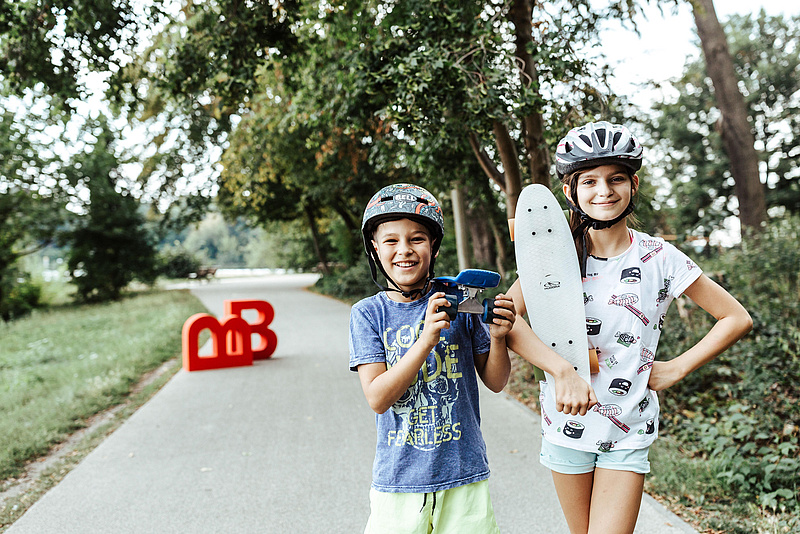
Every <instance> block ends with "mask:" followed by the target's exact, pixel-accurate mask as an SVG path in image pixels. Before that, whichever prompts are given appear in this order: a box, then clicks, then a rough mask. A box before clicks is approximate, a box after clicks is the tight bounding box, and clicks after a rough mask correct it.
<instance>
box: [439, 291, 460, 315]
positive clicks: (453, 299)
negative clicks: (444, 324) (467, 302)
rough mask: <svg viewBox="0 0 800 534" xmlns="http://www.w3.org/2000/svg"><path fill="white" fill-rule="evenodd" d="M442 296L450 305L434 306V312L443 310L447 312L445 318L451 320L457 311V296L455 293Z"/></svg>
mask: <svg viewBox="0 0 800 534" xmlns="http://www.w3.org/2000/svg"><path fill="white" fill-rule="evenodd" d="M444 298H446V299H447V302H449V303H450V306H443V307H441V308H436V313H439V312H440V311H444V312H445V313H446V314H447V318H448V319H450V320H451V321H452V320H453V319H455V318H456V314H457V313H458V297H457V296H455V295H445V296H444Z"/></svg>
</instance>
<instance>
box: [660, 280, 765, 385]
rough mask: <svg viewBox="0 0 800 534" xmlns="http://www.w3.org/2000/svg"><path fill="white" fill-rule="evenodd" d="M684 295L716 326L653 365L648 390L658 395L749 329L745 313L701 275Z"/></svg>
mask: <svg viewBox="0 0 800 534" xmlns="http://www.w3.org/2000/svg"><path fill="white" fill-rule="evenodd" d="M683 294H684V295H686V296H687V297H689V298H690V299H692V300H693V301H694V302H695V303H696V304H697V305H698V306H700V307H701V308H703V309H704V310H705V311H707V312H708V313H710V314H711V315H713V316H714V318H715V319H717V322H716V323H715V324H714V326H713V327H712V328H711V330H709V331H708V333H707V334H706V335H705V337H703V339H701V340H700V341H698V342H697V344H696V345H695V346H693V347H692V348H690V349H689V350H687V351H686V352H684V353H683V354H681V355H680V356H678V357H676V358H673V359H672V360H669V361H666V362H653V369H652V371H650V382H649V384H648V385H649V386H650V389H652V390H654V391H661V390H662V389H666V388H668V387H670V386H672V385H674V384H675V383H677V382H679V381H680V380H682V379H683V378H685V377H686V375H688V374H689V373H691V372H692V371H694V370H695V369H697V368H699V367H701V366H703V365H705V364H706V363H708V362H710V361H711V360H713V359H714V358H716V357H717V356H718V355H719V354H721V353H722V352H723V351H725V350H726V349H727V348H728V347H730V346H731V345H733V344H734V343H736V342H737V341H739V339H741V338H742V337H743V336H744V335H745V334H747V333H748V332H749V331H750V329H751V328H752V327H753V320H752V319H751V318H750V314H749V313H747V310H745V309H744V307H743V306H742V305H741V304H740V303H739V301H738V300H736V299H735V298H734V297H733V296H732V295H731V294H730V293H728V292H727V291H725V289H723V288H722V287H720V286H719V285H718V284H717V283H715V282H714V281H713V280H711V279H710V278H708V277H707V276H706V275H704V274H702V275H700V277H699V278H698V279H697V280H695V281H694V282H693V283H692V285H690V286H689V287H687V288H686V290H685V291H684V292H683Z"/></svg>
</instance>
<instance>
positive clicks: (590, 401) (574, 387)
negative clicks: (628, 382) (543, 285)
mask: <svg viewBox="0 0 800 534" xmlns="http://www.w3.org/2000/svg"><path fill="white" fill-rule="evenodd" d="M508 295H509V296H510V297H511V298H512V299H513V300H514V307H515V308H516V311H517V319H519V320H517V321H515V322H514V327H513V328H512V329H511V331H510V332H509V333H508V335H507V336H506V343H507V344H508V347H509V348H510V349H511V350H513V351H514V352H516V353H517V354H519V355H520V356H522V357H523V358H524V359H525V360H527V361H528V362H530V363H532V364H533V365H535V366H536V367H538V368H539V369H542V370H543V371H545V372H547V373H549V374H550V376H552V377H553V378H555V381H556V383H555V385H554V386H555V394H556V410H558V411H559V412H562V413H565V414H571V415H586V412H587V411H588V410H589V409H590V408H591V407H592V406H594V405H595V404H597V397H596V396H595V394H594V390H593V389H592V387H591V386H590V385H589V384H587V383H586V381H585V380H584V379H582V378H581V377H580V376H579V375H578V373H577V372H575V369H574V368H573V367H572V365H570V363H569V362H568V361H567V360H565V359H564V358H562V357H561V356H560V355H559V354H558V353H557V352H555V351H554V350H553V349H551V348H550V347H548V346H547V345H545V344H544V343H543V342H542V340H541V339H539V337H538V336H537V335H536V334H535V333H534V332H533V330H532V329H531V327H530V325H529V324H528V323H527V322H526V321H525V320H524V319H523V318H522V316H523V315H524V314H525V311H526V309H527V308H526V307H525V299H524V298H523V296H522V287H521V286H520V282H519V280H517V281H516V282H514V285H512V286H511V289H509V290H508Z"/></svg>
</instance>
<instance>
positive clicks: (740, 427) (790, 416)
mask: <svg viewBox="0 0 800 534" xmlns="http://www.w3.org/2000/svg"><path fill="white" fill-rule="evenodd" d="M798 233H800V219H799V218H797V217H793V218H788V219H785V220H780V221H776V222H774V223H772V224H771V225H770V226H769V227H768V228H767V229H766V230H765V231H764V232H763V233H762V234H761V235H759V236H751V237H750V238H748V239H746V240H745V242H744V243H743V245H742V246H741V248H739V249H735V250H730V251H728V252H726V253H725V254H723V255H722V256H720V257H719V258H716V259H714V260H710V261H705V262H703V267H704V269H705V272H706V273H707V274H708V275H709V276H710V277H711V278H713V279H715V280H716V281H717V282H718V283H720V284H721V285H723V286H724V287H725V288H726V289H728V290H729V291H730V292H731V294H733V295H734V296H735V297H736V298H737V299H738V300H739V301H740V302H741V303H742V304H743V305H744V307H745V308H746V309H747V310H748V311H749V312H750V315H751V316H752V317H753V321H754V325H753V331H752V333H751V334H750V335H748V336H746V337H745V338H744V339H743V340H741V341H739V342H738V343H737V344H735V345H734V346H733V347H731V348H730V349H728V350H727V351H726V352H725V353H723V354H722V355H721V356H720V357H718V358H717V359H716V360H715V361H713V362H711V363H710V364H708V365H706V366H705V367H703V368H701V369H699V370H698V371H696V372H694V373H693V374H691V375H689V376H688V377H687V378H686V379H685V380H683V381H682V382H680V383H678V384H676V385H675V386H673V387H672V388H670V389H669V390H667V391H665V392H664V393H663V395H661V398H662V404H663V405H664V410H663V412H662V417H663V418H664V419H665V421H664V423H665V428H666V430H667V431H668V432H670V433H671V434H673V435H675V436H676V437H678V438H679V439H680V441H681V443H682V445H683V446H684V447H685V448H686V449H687V450H689V451H690V452H691V453H693V454H695V455H697V456H701V457H703V458H708V459H709V461H710V463H711V465H712V467H713V469H714V470H715V471H716V476H717V477H718V478H719V479H721V480H722V481H723V482H725V484H726V486H725V487H727V488H728V490H729V491H730V496H731V498H735V499H738V500H745V501H748V500H749V501H751V502H756V503H758V504H759V505H760V506H762V507H763V508H765V509H768V510H771V511H773V512H786V513H789V514H790V515H791V514H794V515H795V516H796V515H797V514H798V513H799V512H800V505H798V496H799V494H798V489H799V486H798V479H797V473H798V472H799V471H800V459H798V451H799V450H800V443H799V442H798V440H799V439H800V294H799V293H798V289H799V288H800V284H799V283H798V282H800V249H798V247H797V242H798V241H797V240H798ZM689 304H690V305H689V306H687V312H688V315H687V317H686V319H681V318H680V317H679V316H678V314H677V313H676V310H675V307H673V309H672V310H671V313H670V316H669V317H668V318H667V321H668V322H682V323H683V324H682V328H675V326H674V325H673V326H672V327H671V328H670V327H667V328H665V329H664V334H663V337H662V340H661V342H660V344H659V347H660V348H661V349H660V354H659V357H660V358H663V359H670V358H673V357H675V356H678V355H679V354H681V353H682V352H683V351H685V350H686V349H688V348H689V347H691V346H692V345H693V344H695V343H696V342H697V341H698V340H699V339H700V338H701V337H702V336H703V335H704V334H705V333H706V332H707V331H708V330H709V329H710V328H711V326H712V325H713V321H714V319H713V318H712V317H710V316H709V315H708V314H706V313H704V312H703V311H702V310H699V309H697V308H696V307H695V306H693V305H691V303H689Z"/></svg>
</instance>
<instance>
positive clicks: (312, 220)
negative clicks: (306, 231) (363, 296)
mask: <svg viewBox="0 0 800 534" xmlns="http://www.w3.org/2000/svg"><path fill="white" fill-rule="evenodd" d="M303 211H305V214H306V219H307V220H308V226H309V228H310V229H311V241H312V242H313V244H314V252H315V253H316V255H317V259H318V260H319V268H320V270H321V271H322V274H324V275H329V274H331V270H330V269H329V268H328V260H327V258H326V257H325V254H323V252H322V247H321V246H320V237H319V228H317V218H316V217H315V216H314V209H313V208H312V207H311V206H309V205H308V204H306V205H305V206H303Z"/></svg>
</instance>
